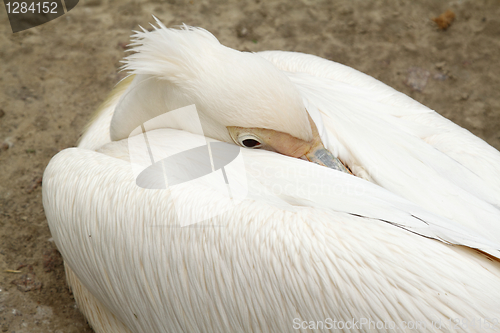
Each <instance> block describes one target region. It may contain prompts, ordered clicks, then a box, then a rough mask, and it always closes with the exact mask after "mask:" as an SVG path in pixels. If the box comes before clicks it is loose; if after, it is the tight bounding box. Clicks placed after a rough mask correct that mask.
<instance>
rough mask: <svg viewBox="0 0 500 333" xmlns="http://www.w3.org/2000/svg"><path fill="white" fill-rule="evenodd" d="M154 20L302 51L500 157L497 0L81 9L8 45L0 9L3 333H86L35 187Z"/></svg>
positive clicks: (230, 40)
mask: <svg viewBox="0 0 500 333" xmlns="http://www.w3.org/2000/svg"><path fill="white" fill-rule="evenodd" d="M447 9H451V10H452V11H453V12H454V13H455V14H456V19H455V21H454V22H453V24H452V25H451V27H450V28H449V29H448V30H446V31H442V30H439V29H438V28H437V26H436V24H435V23H434V22H433V21H432V20H431V18H433V17H435V16H438V15H439V14H441V13H442V12H444V11H445V10H447ZM151 14H154V15H156V16H157V17H159V18H160V19H161V20H162V21H163V22H164V23H165V24H166V25H167V26H173V25H178V24H181V23H183V22H184V23H186V24H189V25H195V26H202V27H204V28H206V29H208V30H209V31H211V32H212V33H213V34H214V35H215V36H217V37H218V38H219V40H220V41H221V42H222V43H223V44H225V45H227V46H230V47H233V48H236V49H239V50H246V51H260V50H268V49H280V50H291V51H301V52H307V53H312V54H316V55H319V56H321V57H324V58H327V59H331V60H334V61H337V62H340V63H343V64H346V65H348V66H351V67H354V68H356V69H358V70H361V71H363V72H365V73H367V74H369V75H372V76H374V77H375V78H377V79H379V80H381V81H383V82H385V83H387V84H388V85H390V86H392V87H394V88H396V89H398V90H400V91H402V92H404V93H406V94H408V95H410V96H411V97H413V98H415V99H417V100H418V101H420V102H422V103H423V104H425V105H427V106H429V107H431V108H433V109H434V110H436V111H437V112H439V113H441V114H442V115H444V116H446V117H448V118H450V119H451V120H453V121H454V122H456V123H458V124H459V125H461V126H463V127H465V128H467V129H469V130H470V131H472V132H473V133H475V134H476V135H478V136H479V137H481V138H483V139H484V140H486V141H487V142H489V143H490V144H491V145H493V146H494V147H496V148H497V149H499V148H500V62H499V60H498V59H499V55H500V2H499V1H498V0H491V1H487V0H469V1H467V0H462V1H460V0H459V1H438V0H420V1H413V0H408V1H406V0H399V1H398V0H374V1H368V0H363V1H362V0H345V1H344V0H338V1H324V2H321V1H313V0H302V1H290V2H287V1H284V0H279V1H264V0H260V1H259V0H250V1H234V0H221V1H208V0H207V1H195V0H192V1H181V0H168V1H159V0H151V1H132V2H125V1H118V0H115V1H112V0H109V1H106V0H87V1H80V4H79V5H78V6H77V7H76V8H75V9H73V10H72V11H70V12H69V13H68V14H66V15H65V16H63V17H60V18H58V19H56V20H54V21H51V22H49V23H46V24H44V25H43V26H40V27H36V28H33V29H30V30H27V31H23V32H19V33H16V34H13V33H12V31H11V29H10V26H9V23H8V19H7V14H6V11H5V9H4V8H3V6H2V9H0V145H1V146H0V331H1V332H9V333H10V332H33V333H36V332H57V333H62V332H71V333H77V332H78V333H82V332H92V330H91V329H90V328H89V326H88V325H87V324H86V322H85V319H84V318H83V316H82V315H81V314H80V313H79V312H78V309H77V308H76V305H75V302H74V299H73V298H72V296H71V294H70V292H69V290H68V288H67V286H66V282H65V277H64V271H63V265H62V259H61V258H60V256H59V254H58V253H57V251H55V246H54V244H53V242H51V235H50V233H49V229H48V227H47V222H46V219H45V215H44V212H43V207H42V193H41V186H39V185H40V181H41V176H42V173H43V170H44V168H45V166H46V165H47V163H48V162H49V160H50V158H51V157H52V156H53V155H54V154H56V153H57V152H58V151H60V150H62V149H64V148H66V147H70V146H74V145H75V142H76V141H77V139H78V137H79V135H80V131H81V129H82V128H83V126H84V125H85V123H86V122H87V121H88V120H89V118H90V115H91V113H92V111H93V110H94V109H96V107H97V106H98V105H99V104H100V103H101V102H102V101H103V100H104V99H105V97H106V95H107V93H108V92H109V91H110V90H111V89H112V88H113V86H114V85H115V84H116V83H117V82H118V81H119V79H121V78H122V77H123V74H120V73H118V68H119V66H120V62H119V61H120V59H121V58H122V57H123V56H124V54H125V49H126V45H127V42H128V40H129V35H130V34H131V30H132V29H137V28H138V25H142V26H145V27H147V26H148V23H149V22H152V21H153V20H152V17H151ZM7 270H17V271H20V273H13V272H8V271H7Z"/></svg>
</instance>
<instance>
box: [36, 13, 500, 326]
mask: <svg viewBox="0 0 500 333" xmlns="http://www.w3.org/2000/svg"><path fill="white" fill-rule="evenodd" d="M132 45H133V51H134V53H133V54H132V55H129V56H128V57H127V58H126V59H125V70H127V71H128V72H129V73H130V76H129V77H127V78H126V79H124V80H123V81H122V82H121V83H119V84H118V85H117V87H116V88H115V90H114V91H113V92H112V93H111V95H110V97H109V98H108V100H107V101H106V102H105V103H104V104H103V106H102V107H101V108H100V110H99V111H98V112H97V114H96V116H95V118H94V119H93V121H92V122H91V123H90V125H89V126H88V128H87V129H86V131H85V133H84V134H83V136H82V138H81V140H80V142H79V144H78V147H76V148H68V149H66V150H63V151H61V152H59V153H58V154H57V155H56V156H54V157H53V159H52V160H51V161H50V163H49V165H48V167H47V169H46V170H45V173H44V177H43V204H44V209H45V213H46V216H47V220H48V223H49V226H50V230H51V233H52V235H53V237H54V240H55V243H56V245H57V247H58V249H59V251H60V252H61V254H62V256H63V258H64V260H65V267H66V274H67V279H68V283H69V285H70V287H71V289H72V291H73V293H74V296H75V299H76V302H77V303H78V306H79V307H80V309H81V311H82V312H83V314H84V315H85V317H86V318H87V320H88V321H89V323H90V325H91V326H92V327H93V329H94V330H95V331H96V332H97V333H110V332H113V333H115V332H116V333H118V332H119V333H125V332H126V333H129V332H134V333H139V332H176V333H177V332H231V333H232V332H297V331H299V332H306V331H310V330H318V331H325V332H326V331H354V332H388V331H394V332H410V331H411V332H415V331H417V332H456V331H463V332H490V331H491V332H496V331H499V330H500V259H499V258H500V251H499V250H500V153H499V152H498V151H497V150H495V149H494V148H492V147H491V146H489V145H488V144H487V143H485V142H484V141H482V140H481V139H479V138H477V137H475V136H474V135H472V134H471V133H470V132H468V131H466V130H465V129H463V128H461V127H459V126H457V125H455V124H454V123H452V122H450V121H448V120H447V119H444V118H443V117H441V116H440V115H438V114H437V113H436V112H434V111H433V110H430V109H429V108H427V107H425V106H423V105H421V104H419V103H418V102H416V101H414V100H413V99H411V98H409V97H407V96H406V95H404V94H401V93H399V92H397V91H395V90H394V89H392V88H390V87H388V86H386V85H384V84H383V83H381V82H379V81H377V80H375V79H373V78H371V77H369V76H367V75H365V74H362V73H360V72H358V71H356V70H354V69H352V68H349V67H346V66H343V65H341V64H338V63H335V62H332V61H328V60H324V59H321V58H318V57H315V56H312V55H307V54H302V53H293V52H280V51H266V52H258V53H246V52H239V51H236V50H233V49H230V48H227V47H225V46H223V45H221V44H220V43H219V42H218V41H217V39H216V38H215V37H214V36H213V35H211V34H210V33H209V32H207V31H205V30H203V29H199V28H191V27H187V26H184V27H181V28H180V29H168V28H166V27H165V26H163V24H161V22H159V21H158V26H157V27H155V29H154V30H153V31H151V32H148V31H146V30H143V31H140V32H136V34H135V35H134V36H133V44H132ZM189 107H191V109H189ZM185 108H188V109H185ZM175 110H181V111H182V112H177V111H175ZM189 110H191V111H193V110H194V111H193V112H191V111H189ZM188 111H189V112H188ZM190 112H191V113H190ZM160 120H161V121H160ZM200 131H201V132H200ZM133 142H135V143H137V145H135V144H132V143H133ZM141 145H142V146H141ZM137 147H139V148H140V149H136V148H137ZM141 147H142V148H141ZM200 147H202V148H200ZM203 147H205V148H203ZM216 147H224V148H223V149H228V150H224V151H233V152H234V154H233V155H231V156H230V157H227V156H229V155H224V156H226V157H225V158H226V160H224V161H226V162H224V163H222V162H220V163H219V162H218V161H220V160H217V159H216V157H217V156H218V155H217V154H218V151H217V149H218V148H217V149H216ZM228 147H229V148H228ZM196 149H198V150H196ZM231 149H233V150H231ZM234 149H236V150H234ZM198 151H199V152H201V151H205V152H207V153H206V154H208V155H206V156H210V158H212V160H211V161H212V162H210V163H208V164H207V165H209V167H210V166H211V168H212V169H209V172H206V171H204V172H202V171H203V170H205V169H203V170H201V166H200V165H201V164H203V163H204V162H203V161H202V160H203V159H202V158H200V159H199V160H198V159H197V158H198V156H201V155H199V154H198V153H197V154H198V155H196V154H194V153H193V152H198ZM185 152H190V153H189V154H191V155H189V154H188V153H185ZM318 152H320V153H318ZM141 154H142V155H141ZM180 154H184V155H180ZM200 154H201V153H200ZM216 155H217V156H216ZM137 156H139V157H137ZM140 156H142V157H140ZM172 156H177V157H178V158H181V157H182V158H186V159H190V161H192V163H191V164H189V165H190V166H189V167H186V168H195V169H196V168H198V167H199V166H200V167H199V168H198V169H196V170H195V171H196V172H198V171H200V170H201V171H200V172H201V173H198V174H197V175H198V176H196V177H195V178H196V179H194V178H193V180H190V179H191V178H189V179H188V180H186V179H184V180H180V179H181V178H182V177H181V176H180V175H181V173H182V172H184V171H186V170H187V169H186V170H184V169H183V168H184V166H183V165H181V166H179V169H175V170H177V171H175V170H174V171H172V172H171V173H170V174H169V175H170V176H171V175H174V176H173V177H174V178H172V177H170V176H169V177H170V178H168V179H167V180H165V179H162V180H159V179H158V178H157V177H156V176H154V175H157V174H154V173H145V172H146V171H144V170H153V169H154V168H153V167H152V166H155V167H157V168H158V169H157V171H158V170H160V171H158V172H160V173H161V172H166V171H164V170H165V169H161V168H169V167H170V166H169V165H171V164H169V162H168V161H172V158H173V157H172ZM203 156H205V155H203ZM177 157H176V158H177ZM206 158H208V157H206ZM206 158H205V157H204V161H208V159H206ZM161 161H163V162H164V163H163V162H162V163H163V164H161V163H160V162H161ZM183 161H186V160H183ZM202 162H203V163H202ZM181 164H182V163H181ZM148 168H150V169H148ZM161 170H163V171H161ZM169 170H170V169H169ZM179 170H181V171H179ZM182 170H184V171H182ZM190 170H191V169H190ZM190 170H187V171H186V172H188V173H189V172H191V171H190ZM148 172H149V171H148ZM155 172H156V171H155ZM169 172H170V171H169ZM176 172H177V173H176ZM193 172H194V171H193ZM167 173H168V172H167ZM140 174H142V175H143V176H141V177H143V178H145V179H146V180H145V183H144V184H145V185H141V184H142V183H141V184H140V182H139V181H138V179H139V178H138V177H139V176H138V175H140ZM200 175H201V176H200ZM175 177H177V178H175ZM190 177H191V176H190ZM193 177H194V176H193ZM210 177H213V179H215V180H214V182H212V180H210V179H212V178H210ZM217 177H218V178H217ZM209 178H210V179H209ZM141 179H142V178H141ZM219 180H220V184H222V185H220V187H217V186H219V185H214V184H215V181H219ZM160 183H161V184H160ZM169 184H170V185H169ZM173 184H175V185H173ZM217 184H219V183H217ZM202 207H204V208H202ZM187 221H188V222H189V223H188V222H187Z"/></svg>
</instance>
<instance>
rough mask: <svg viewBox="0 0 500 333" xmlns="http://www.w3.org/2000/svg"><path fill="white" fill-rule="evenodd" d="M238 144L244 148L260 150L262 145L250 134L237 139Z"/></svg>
mask: <svg viewBox="0 0 500 333" xmlns="http://www.w3.org/2000/svg"><path fill="white" fill-rule="evenodd" d="M238 141H239V143H240V144H241V145H242V146H243V147H246V148H260V147H261V146H262V143H260V141H259V139H257V138H256V137H255V136H253V135H250V134H243V135H240V136H239V137H238Z"/></svg>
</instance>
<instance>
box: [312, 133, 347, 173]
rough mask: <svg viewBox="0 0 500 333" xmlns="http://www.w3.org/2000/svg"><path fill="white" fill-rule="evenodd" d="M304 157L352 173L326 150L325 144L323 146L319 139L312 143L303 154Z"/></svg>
mask: <svg viewBox="0 0 500 333" xmlns="http://www.w3.org/2000/svg"><path fill="white" fill-rule="evenodd" d="M304 157H305V158H306V159H307V160H308V161H310V162H313V163H316V164H319V165H322V166H326V167H328V168H330V169H334V170H338V171H342V172H345V173H348V174H351V175H352V173H351V172H350V171H349V170H348V169H347V168H346V167H345V166H344V164H343V163H342V162H341V161H340V160H339V159H338V158H336V157H335V156H333V154H332V153H330V151H328V150H327V149H326V148H325V146H323V143H322V142H321V141H317V144H316V145H314V146H313V147H312V148H311V149H310V150H309V151H308V152H307V153H306V154H305V155H304Z"/></svg>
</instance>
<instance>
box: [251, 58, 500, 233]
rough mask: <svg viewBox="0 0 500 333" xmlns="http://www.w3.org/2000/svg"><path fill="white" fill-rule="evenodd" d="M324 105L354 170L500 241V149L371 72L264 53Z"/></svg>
mask: <svg viewBox="0 0 500 333" xmlns="http://www.w3.org/2000/svg"><path fill="white" fill-rule="evenodd" d="M259 54H260V55H261V56H263V57H265V58H266V59H268V60H270V61H271V62H273V63H274V64H275V65H276V66H277V67H278V68H280V69H282V70H284V71H288V72H289V77H290V79H291V80H292V81H293V82H294V83H295V84H296V86H297V87H298V89H299V90H300V92H301V94H302V95H303V98H304V99H305V100H306V101H307V103H306V105H309V106H310V107H312V108H317V109H319V111H320V113H321V115H322V120H323V126H324V127H325V128H326V130H327V135H328V139H327V140H328V142H327V144H328V148H329V149H330V150H332V152H334V154H336V155H337V156H339V157H340V158H341V159H342V160H344V161H346V162H347V163H348V164H349V165H350V166H351V167H352V169H353V171H354V172H355V173H356V174H357V175H359V176H361V177H363V178H365V179H367V180H370V181H372V182H374V183H376V184H379V185H380V186H383V187H384V188H386V189H388V190H389V191H391V192H393V193H395V194H398V195H401V196H402V197H404V198H406V199H409V200H410V201H412V202H414V203H416V204H418V205H420V206H421V207H423V208H425V209H426V210H429V211H431V212H433V213H435V214H438V215H440V216H442V217H444V218H447V219H449V220H453V221H455V222H457V223H459V224H461V225H463V226H465V227H467V228H470V229H472V230H474V231H475V232H477V233H479V234H481V235H483V236H484V237H486V238H488V239H490V240H493V241H495V242H498V241H500V211H499V207H500V170H499V166H500V153H499V152H498V151H497V150H495V149H494V148H493V147H491V146H489V145H488V144H487V143H485V142H484V141H483V140H481V139H479V138H477V137H476V136H474V135H472V134H471V133H470V132H468V131H467V130H465V129H463V128H461V127H460V126H457V125H456V124H454V123H452V122H451V121H449V120H447V119H445V118H443V117H442V116H440V115H439V114H437V113H436V112H434V111H433V110H431V109H429V108H427V107H425V106H423V105H421V104H419V103H418V102H416V101H415V100H413V99H411V98H409V97H408V96H406V95H404V94H402V93H399V92H397V91H396V90H394V89H392V88H391V87H388V86H386V85H385V84H383V83H381V82H380V81H378V80H375V79H374V78H372V77H370V76H368V75H365V74H363V73H360V72H358V71H356V70H354V69H352V68H349V67H347V66H344V65H341V64H337V63H335V62H331V61H328V60H325V59H321V58H318V57H315V56H311V55H306V54H301V53H291V52H279V51H268V52H261V53H259Z"/></svg>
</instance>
